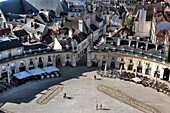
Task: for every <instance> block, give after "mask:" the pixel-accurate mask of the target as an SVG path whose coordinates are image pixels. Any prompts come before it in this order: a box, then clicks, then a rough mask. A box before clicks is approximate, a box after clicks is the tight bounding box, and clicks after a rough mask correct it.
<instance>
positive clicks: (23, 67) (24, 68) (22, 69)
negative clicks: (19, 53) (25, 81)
mask: <svg viewBox="0 0 170 113" xmlns="http://www.w3.org/2000/svg"><path fill="white" fill-rule="evenodd" d="M25 70H26V66H25V62H24V61H20V65H19V72H21V71H25Z"/></svg>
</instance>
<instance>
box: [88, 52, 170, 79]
mask: <svg viewBox="0 0 170 113" xmlns="http://www.w3.org/2000/svg"><path fill="white" fill-rule="evenodd" d="M94 56H96V57H97V59H98V61H99V62H98V67H102V60H103V57H105V58H106V62H107V65H108V67H110V66H111V61H112V58H113V57H114V58H115V68H117V69H118V68H119V64H120V58H123V59H124V61H123V62H124V67H125V70H128V65H129V60H130V59H132V60H133V69H136V67H137V65H138V62H139V61H141V62H142V67H143V69H142V73H139V74H142V75H146V74H145V70H146V68H147V64H150V67H151V74H150V75H146V76H149V77H151V78H153V77H154V72H155V71H156V68H157V66H159V71H160V79H163V73H164V69H165V68H169V67H170V64H165V62H160V61H156V60H154V59H149V58H143V57H140V56H133V55H128V54H121V53H115V52H97V51H96V52H95V51H94V52H88V55H87V66H88V67H91V66H92V59H93V58H94ZM133 69H132V71H131V72H133ZM128 71H129V70H128ZM169 82H170V78H169Z"/></svg>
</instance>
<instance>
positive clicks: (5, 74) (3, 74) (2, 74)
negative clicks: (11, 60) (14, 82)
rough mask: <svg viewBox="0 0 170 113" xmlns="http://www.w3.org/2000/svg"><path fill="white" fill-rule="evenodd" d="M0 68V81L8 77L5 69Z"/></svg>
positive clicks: (4, 67) (3, 67)
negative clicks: (0, 70)
mask: <svg viewBox="0 0 170 113" xmlns="http://www.w3.org/2000/svg"><path fill="white" fill-rule="evenodd" d="M1 68H2V73H1V79H4V78H7V77H8V72H7V67H6V66H2V67H1Z"/></svg>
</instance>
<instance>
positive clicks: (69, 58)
mask: <svg viewBox="0 0 170 113" xmlns="http://www.w3.org/2000/svg"><path fill="white" fill-rule="evenodd" d="M65 66H71V57H70V55H69V54H67V55H66V65H65Z"/></svg>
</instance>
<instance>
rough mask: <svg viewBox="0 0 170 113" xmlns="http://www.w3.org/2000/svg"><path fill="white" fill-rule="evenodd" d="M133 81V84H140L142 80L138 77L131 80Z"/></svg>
mask: <svg viewBox="0 0 170 113" xmlns="http://www.w3.org/2000/svg"><path fill="white" fill-rule="evenodd" d="M132 80H133V81H135V82H141V81H142V80H141V79H140V78H139V77H135V78H132Z"/></svg>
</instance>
